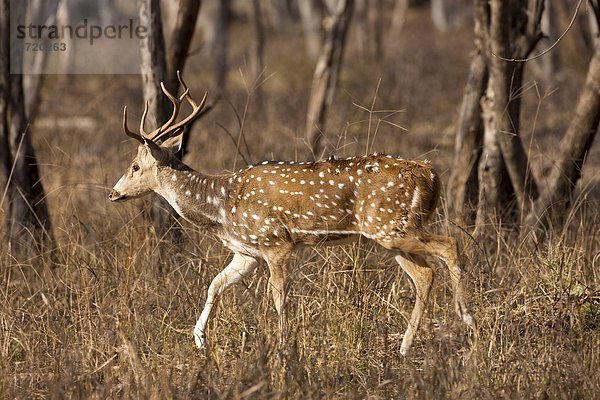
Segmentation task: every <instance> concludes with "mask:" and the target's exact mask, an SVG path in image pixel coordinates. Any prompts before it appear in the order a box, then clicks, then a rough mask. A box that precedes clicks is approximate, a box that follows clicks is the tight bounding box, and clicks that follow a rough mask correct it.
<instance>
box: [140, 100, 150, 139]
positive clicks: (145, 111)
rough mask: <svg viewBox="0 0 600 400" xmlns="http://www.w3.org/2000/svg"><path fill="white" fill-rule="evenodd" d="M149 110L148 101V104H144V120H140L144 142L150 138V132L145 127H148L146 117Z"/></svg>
mask: <svg viewBox="0 0 600 400" xmlns="http://www.w3.org/2000/svg"><path fill="white" fill-rule="evenodd" d="M148 108H149V104H148V101H146V103H145V104H144V112H143V113H142V119H140V133H141V135H142V137H143V138H144V140H145V138H147V137H148V132H146V131H145V130H144V126H145V125H146V116H147V115H148Z"/></svg>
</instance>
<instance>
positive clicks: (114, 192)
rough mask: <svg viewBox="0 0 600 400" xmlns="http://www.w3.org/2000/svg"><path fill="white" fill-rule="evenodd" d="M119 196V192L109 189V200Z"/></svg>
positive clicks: (116, 198)
mask: <svg viewBox="0 0 600 400" xmlns="http://www.w3.org/2000/svg"><path fill="white" fill-rule="evenodd" d="M119 197H120V195H119V192H117V191H116V190H115V189H112V190H111V191H110V193H109V194H108V199H109V200H110V201H115V200H118V199H119Z"/></svg>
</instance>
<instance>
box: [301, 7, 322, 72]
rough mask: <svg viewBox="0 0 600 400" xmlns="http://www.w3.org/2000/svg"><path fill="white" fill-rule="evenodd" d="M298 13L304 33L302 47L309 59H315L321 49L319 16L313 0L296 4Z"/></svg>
mask: <svg viewBox="0 0 600 400" xmlns="http://www.w3.org/2000/svg"><path fill="white" fill-rule="evenodd" d="M298 11H299V12H300V20H301V21H302V31H303V32H304V45H305V47H306V53H307V54H308V56H309V57H310V58H311V59H313V60H314V59H316V58H317V56H318V55H319V49H320V48H321V16H320V15H319V12H318V10H317V9H316V7H315V4H314V2H313V0H301V1H299V2H298Z"/></svg>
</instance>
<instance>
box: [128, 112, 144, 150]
mask: <svg viewBox="0 0 600 400" xmlns="http://www.w3.org/2000/svg"><path fill="white" fill-rule="evenodd" d="M123 130H124V131H125V134H126V135H127V136H129V137H130V138H132V139H135V140H137V141H138V142H140V143H144V138H143V137H142V136H141V135H139V134H137V133H135V132H132V131H130V130H129V128H128V127H127V106H125V107H124V108H123Z"/></svg>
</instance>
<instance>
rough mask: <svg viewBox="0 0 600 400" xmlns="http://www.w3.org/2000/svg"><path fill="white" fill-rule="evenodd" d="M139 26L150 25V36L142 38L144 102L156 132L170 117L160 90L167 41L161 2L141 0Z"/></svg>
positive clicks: (166, 101) (139, 1)
mask: <svg viewBox="0 0 600 400" xmlns="http://www.w3.org/2000/svg"><path fill="white" fill-rule="evenodd" d="M138 9H139V16H140V25H141V26H147V27H148V30H149V33H148V35H147V36H145V37H144V38H142V39H140V52H141V65H140V69H141V73H142V82H143V91H144V101H145V102H147V103H148V120H149V121H150V123H151V125H152V126H151V127H150V128H147V129H154V128H156V127H157V126H159V125H160V124H161V122H163V121H166V120H167V118H168V114H169V109H168V104H169V103H168V99H167V98H166V97H165V96H164V94H163V93H162V91H161V89H160V83H161V82H166V80H167V64H166V61H165V60H166V58H165V41H164V36H163V31H162V29H163V28H162V17H161V12H160V1H159V0H138Z"/></svg>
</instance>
